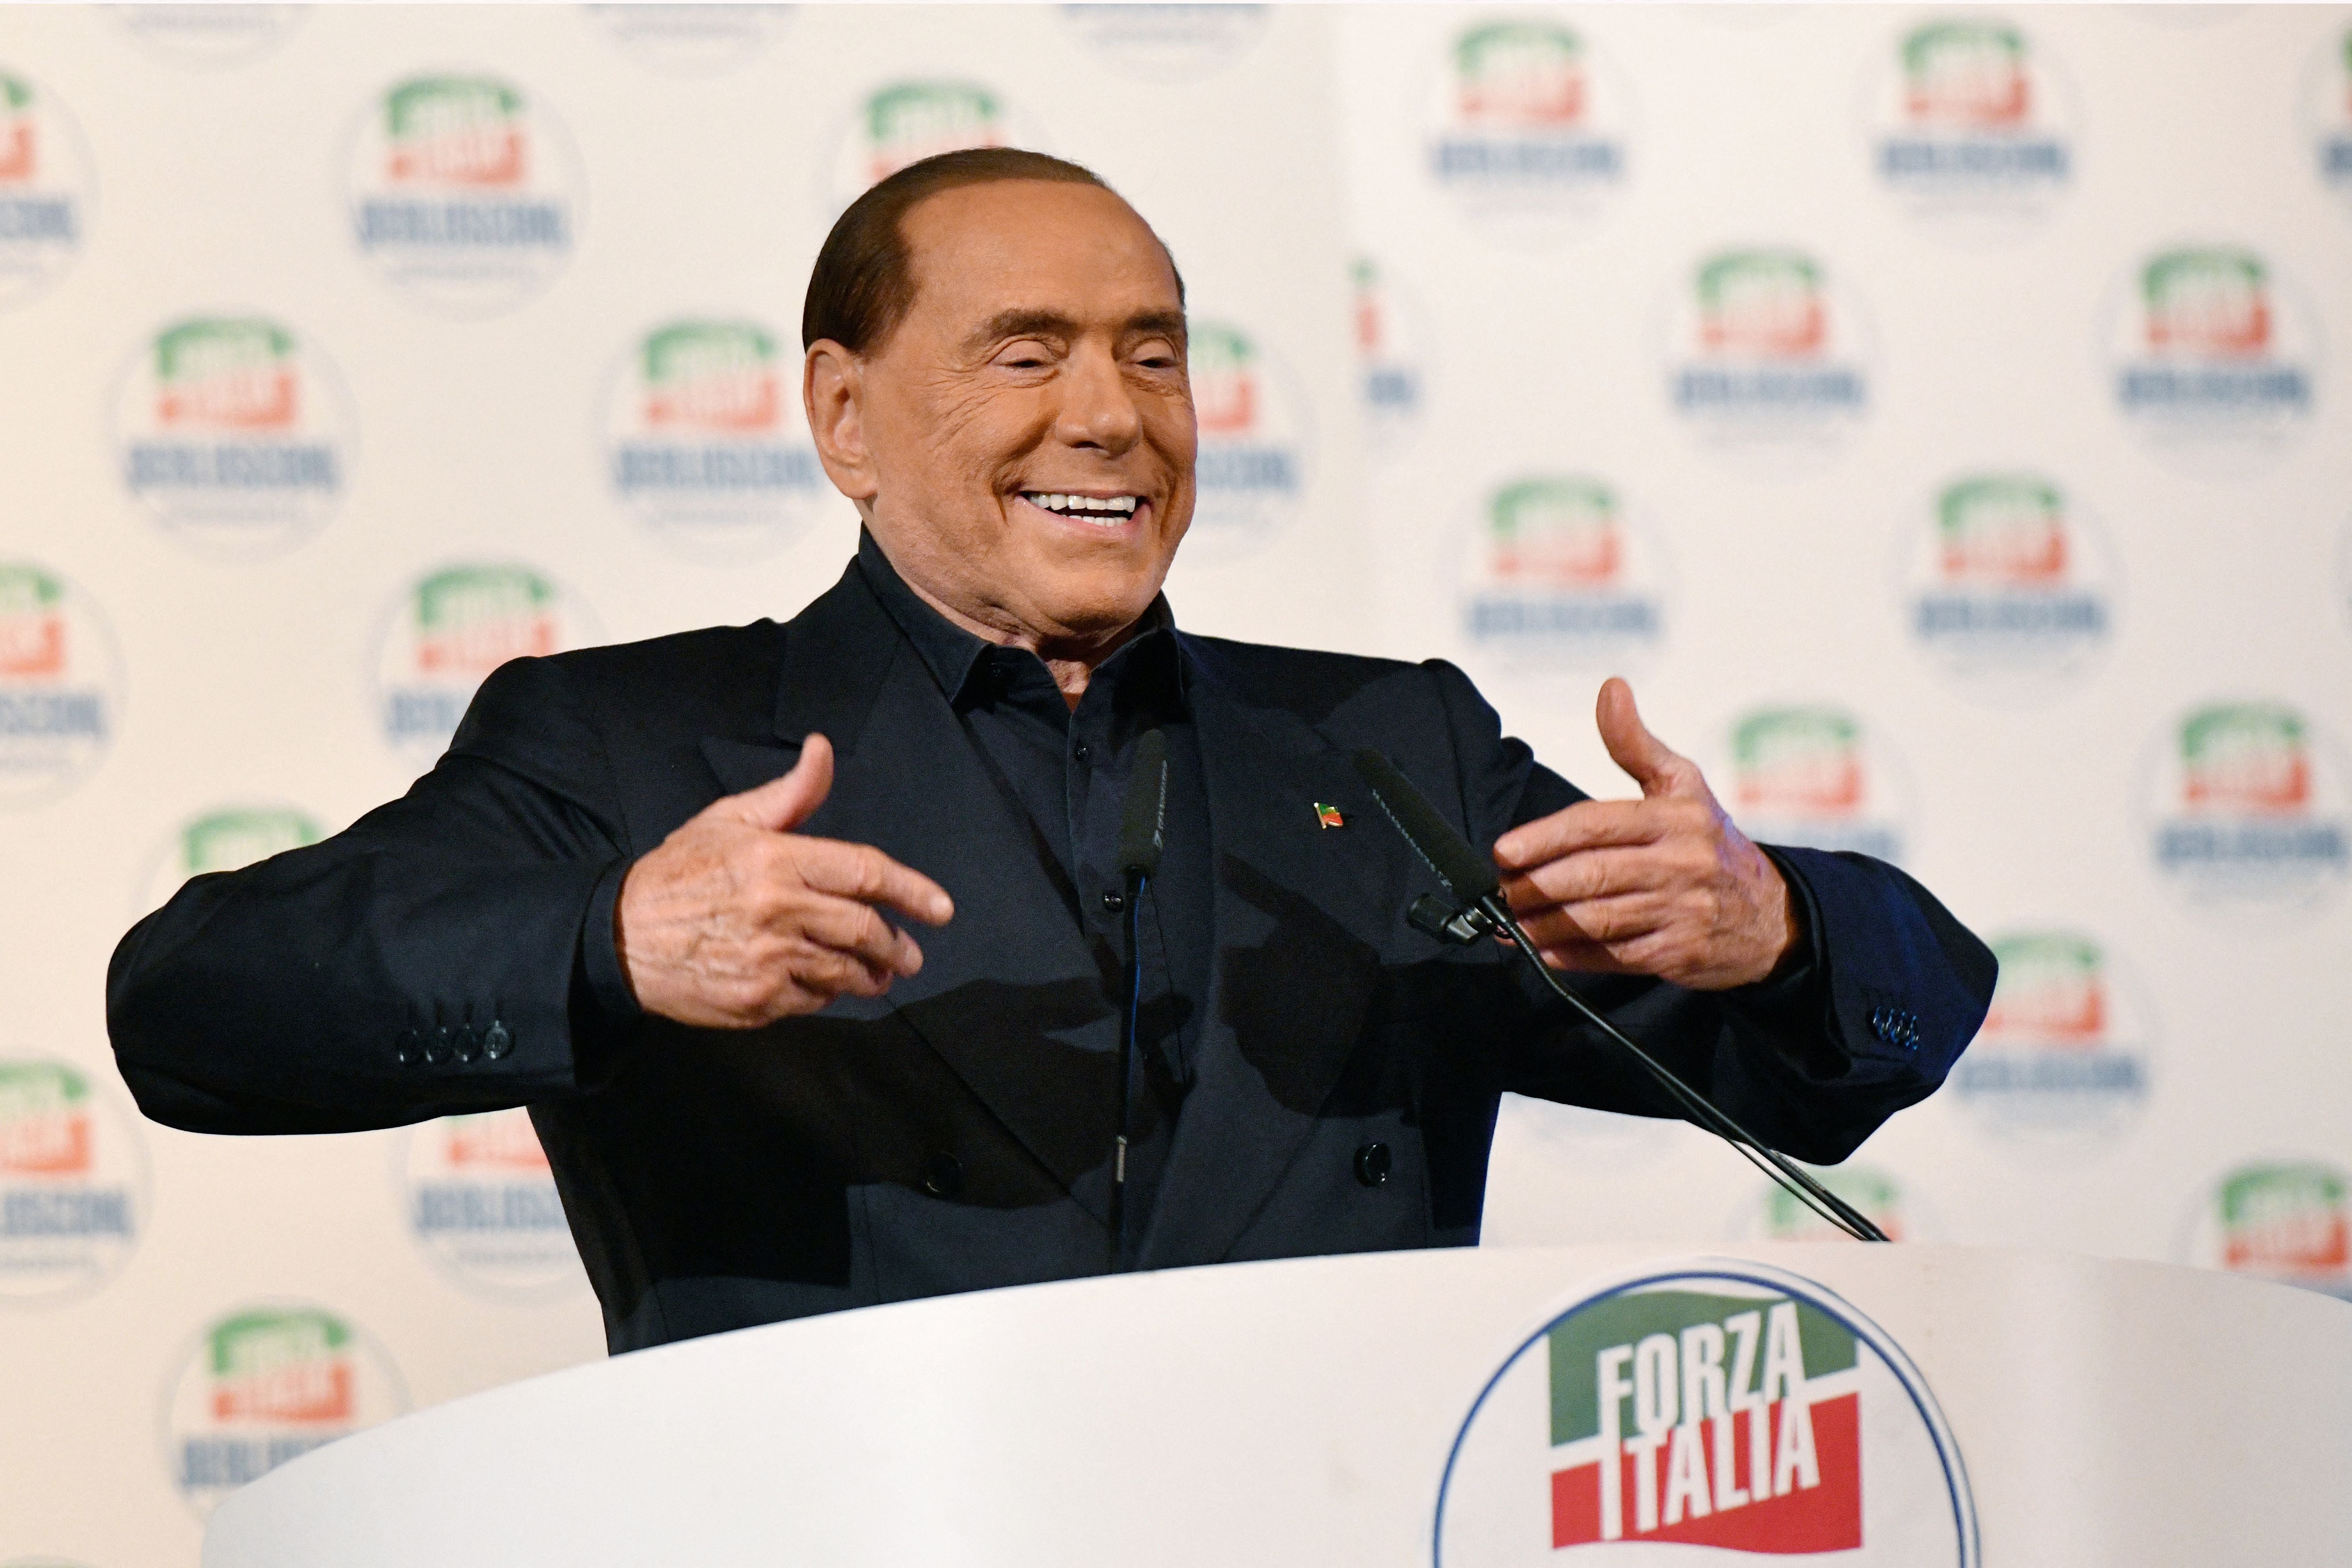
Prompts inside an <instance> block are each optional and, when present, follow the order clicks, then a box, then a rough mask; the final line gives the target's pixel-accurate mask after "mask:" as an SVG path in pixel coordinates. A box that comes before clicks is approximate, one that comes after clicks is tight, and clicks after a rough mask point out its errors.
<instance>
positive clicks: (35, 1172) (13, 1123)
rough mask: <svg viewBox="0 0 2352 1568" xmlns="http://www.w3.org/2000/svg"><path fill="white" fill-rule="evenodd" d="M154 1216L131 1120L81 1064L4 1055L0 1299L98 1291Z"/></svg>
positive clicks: (0, 1070) (0, 1067)
mask: <svg viewBox="0 0 2352 1568" xmlns="http://www.w3.org/2000/svg"><path fill="white" fill-rule="evenodd" d="M146 1215H147V1168H146V1161H145V1158H144V1155H143V1153H142V1150H141V1148H140V1146H139V1143H138V1139H137V1134H136V1132H135V1131H133V1125H132V1122H131V1119H130V1118H128V1117H126V1116H124V1115H123V1114H122V1113H121V1111H119V1110H116V1109H115V1107H114V1106H113V1105H112V1104H111V1103H109V1102H107V1101H103V1100H100V1099H99V1098H98V1096H97V1095H96V1094H95V1093H93V1092H92V1090H91V1088H90V1082H89V1078H88V1076H87V1075H85V1074H84V1073H83V1072H82V1071H81V1069H80V1068H73V1067H68V1066H67V1065H66V1064H65V1063H63V1062H56V1061H46V1060H41V1059H37V1058H0V1298H10V1299H15V1300H56V1299H60V1298H67V1297H72V1296H77V1295H80V1294H82V1293H84V1292H86V1291H89V1290H93V1289H97V1288H98V1287H99V1286H100V1285H102V1284H104V1283H105V1282H106V1281H107V1280H109V1279H113V1278H114V1276H115V1275H116V1274H117V1273H119V1272H120V1271H121V1268H122V1266H123V1264H125V1263H126V1262H128V1261H130V1258H131V1251H132V1249H133V1248H135V1247H137V1246H138V1242H139V1237H140V1234H141V1233H142V1231H143V1230H144V1229H145V1228H146Z"/></svg>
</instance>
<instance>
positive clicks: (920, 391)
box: [812, 180, 1196, 646]
mask: <svg viewBox="0 0 2352 1568" xmlns="http://www.w3.org/2000/svg"><path fill="white" fill-rule="evenodd" d="M904 232H905V235H906V238H907V241H908V247H909V249H910V251H911V253H912V257H913V270H914V277H915V298H914V304H913V306H912V308H911V309H910V310H908V313H907V316H906V318H905V320H903V321H900V322H899V324H898V328H897V330H896V331H893V332H892V333H891V334H890V336H889V338H888V339H887V342H884V343H883V344H882V345H881V346H880V347H879V349H877V350H876V351H874V352H872V353H869V354H867V355H866V356H864V357H863V358H862V360H861V361H860V362H859V363H858V366H857V368H856V372H855V373H854V375H853V378H852V379H854V381H855V382H856V384H857V386H858V388H859V395H858V397H857V399H856V402H857V408H856V423H857V426H858V429H857V435H858V437H860V438H861V440H862V445H863V447H864V451H865V455H866V461H865V463H864V464H863V465H862V472H861V473H860V474H858V475H857V476H856V478H855V479H853V482H852V483H849V484H844V485H843V488H844V489H846V490H849V491H850V493H851V494H852V495H853V496H857V494H858V490H859V489H864V488H865V487H866V486H867V485H870V486H871V487H872V488H871V491H870V495H866V496H859V497H858V499H861V500H866V501H867V508H866V510H867V519H868V523H869V526H870V527H871V528H872V529H873V531H874V533H875V536H876V538H877V540H878V541H879V542H881V544H882V546H883V548H884V550H885V551H886V552H887V553H888V554H889V556H890V559H891V561H892V563H894V564H896V565H897V566H898V569H899V571H900V572H901V573H902V574H905V575H906V576H907V578H908V581H909V582H911V583H913V584H915V585H916V586H917V587H919V588H920V589H922V590H924V591H925V592H926V593H927V595H929V597H931V598H932V599H934V600H935V601H938V602H940V603H941V604H943V605H946V606H947V607H948V608H949V609H950V610H952V611H954V612H957V613H958V614H959V615H960V616H961V617H964V618H967V619H970V620H972V621H977V622H979V623H981V624H982V625H984V626H990V627H992V628H995V629H997V630H999V631H1001V632H1004V633H1008V634H1011V635H1013V637H1018V638H1020V639H1021V640H1023V641H1024V642H1028V641H1034V643H1035V644H1037V645H1039V646H1050V645H1055V644H1063V645H1067V644H1072V643H1077V644H1084V643H1087V642H1091V641H1095V640H1097V639H1100V638H1102V637H1106V636H1107V635H1108V634H1110V633H1112V632H1115V631H1117V630H1118V629H1119V628H1121V627H1124V626H1128V625H1129V624H1130V623H1131V622H1133V621H1134V620H1135V619H1136V617H1137V616H1140V615H1141V614H1142V613H1143V612H1144V611H1145V610H1146V609H1147V608H1149V607H1150V604H1151V601H1152V598H1153V596H1154V595H1157V594H1158V593H1159V592H1160V583H1161V580H1162V579H1164V578H1165V577H1166V576H1167V574H1168V566H1169V563H1170V562H1171V560H1172V559H1173V558H1174V556H1175V553H1176V546H1177V543H1178V542H1179V541H1181V539H1182V538H1183V537H1184V530H1185V528H1186V527H1187V526H1188V525H1189V524H1190V523H1191V522H1192V497H1193V491H1192V458H1193V452H1194V448H1195V445H1196V437H1195V434H1194V429H1193V422H1192V384H1191V382H1190V380H1189V379H1188V377H1187V375H1186V373H1185V358H1184V320H1183V307H1182V305H1181V303H1180V301H1179V300H1178V296H1177V284H1176V275H1175V270H1174V268H1171V266H1170V265H1169V261H1168V257H1167V253H1166V252H1165V251H1164V250H1162V249H1161V247H1160V242H1159V240H1158V239H1157V238H1156V237H1153V235H1152V233H1151V231H1150V228H1148V227H1147V226H1145V225H1144V223H1143V220H1142V219H1141V218H1139V217H1138V216H1136V215H1135V213H1134V211H1133V210H1132V209H1131V208H1129V206H1128V205H1127V204H1126V203H1125V202H1123V201H1121V200H1120V199H1119V198H1118V196H1116V195H1112V194H1111V193H1110V192H1108V191H1106V190H1102V189H1099V188H1098V187H1096V186H1092V185H1078V184H1052V183H1048V182H1045V181H1037V180H1006V181H999V182H996V183H993V184H983V185H969V186H965V187H962V188H961V189H957V190H950V191H945V192H942V193H940V195H935V196H931V197H929V198H928V199H926V200H925V201H923V202H921V203H920V204H919V205H917V206H915V207H914V208H913V209H912V210H910V211H909V212H908V214H907V215H906V216H905V219H904ZM812 384H813V387H814V378H813V383H812ZM814 412H815V411H813V413H814ZM828 468H833V469H835V479H836V481H837V482H838V481H840V480H841V479H844V477H845V476H844V473H843V472H842V471H841V468H840V465H838V464H836V463H834V462H831V461H829V462H828ZM853 485H854V486H855V488H853Z"/></svg>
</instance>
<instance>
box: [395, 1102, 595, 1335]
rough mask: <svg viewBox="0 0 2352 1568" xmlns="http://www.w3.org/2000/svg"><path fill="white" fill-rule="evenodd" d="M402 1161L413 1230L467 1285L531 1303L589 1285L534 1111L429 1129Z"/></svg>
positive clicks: (454, 1120) (461, 1119) (421, 1129)
mask: <svg viewBox="0 0 2352 1568" xmlns="http://www.w3.org/2000/svg"><path fill="white" fill-rule="evenodd" d="M398 1160H399V1164H398V1167H397V1174H398V1179H399V1182H400V1184H401V1189H402V1195H403V1197H404V1200H405V1202H404V1207H405V1208H406V1210H407V1213H408V1225H409V1230H410V1233H411V1234H412V1235H414V1236H415V1237H416V1241H417V1244H418V1245H419V1246H420V1247H424V1248H425V1252H426V1254H427V1255H428V1256H429V1257H431V1258H433V1260H434V1261H435V1262H436V1263H437V1264H439V1265H441V1266H442V1267H443V1268H446V1269H447V1270H448V1271H449V1272H450V1273H451V1274H452V1275H453V1276H455V1277H456V1278H457V1280H458V1281H459V1282H460V1283H461V1284H464V1285H466V1286H468V1287H470V1288H472V1289H478V1290H480V1291H482V1292H483V1293H484V1294H487V1295H492V1296H500V1297H522V1298H545V1297H548V1296H551V1295H560V1294H569V1293H571V1292H573V1291H575V1290H579V1289H585V1288H586V1285H587V1276H586V1274H585V1273H583V1271H582V1269H581V1267H580V1255H579V1252H578V1250H577V1249H576V1248H575V1247H573V1246H572V1231H571V1228H570V1226H569V1224H568V1223H567V1222H566V1220H565V1219H564V1215H563V1201H562V1198H561V1197H559V1196H558V1195H557V1194H556V1190H555V1177H554V1174H553V1173H552V1172H551V1170H550V1168H549V1165H548V1161H547V1154H546V1152H545V1151H544V1150H542V1149H541V1147H540V1142H539V1134H538V1132H537V1131H535V1130H534V1129H533V1128H532V1126H531V1121H530V1111H528V1110H522V1109H520V1107H518V1108H516V1109H514V1110H491V1111H484V1112H481V1113H479V1114H477V1115H469V1116H447V1117H443V1118H442V1119H441V1120H439V1121H427V1122H423V1123H420V1124H418V1125H417V1126H415V1127H414V1128H412V1129H410V1130H409V1131H408V1132H407V1134H406V1136H405V1137H404V1139H403V1141H402V1147H401V1150H400V1152H399V1155H398Z"/></svg>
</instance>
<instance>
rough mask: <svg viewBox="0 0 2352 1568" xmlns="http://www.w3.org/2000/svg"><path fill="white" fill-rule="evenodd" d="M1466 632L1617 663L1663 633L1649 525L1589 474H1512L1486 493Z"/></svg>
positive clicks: (1506, 644) (1569, 659)
mask: <svg viewBox="0 0 2352 1568" xmlns="http://www.w3.org/2000/svg"><path fill="white" fill-rule="evenodd" d="M1483 521H1484V524H1485V526H1484V527H1483V528H1482V529H1481V530H1480V531H1479V534H1478V537H1477V541H1476V544H1475V554H1474V560H1473V566H1472V571H1471V574H1470V579H1471V580H1470V584H1469V592H1468V594H1467V595H1465V603H1464V609H1463V618H1464V629H1465V633H1466V634H1467V636H1468V637H1469V638H1470V640H1471V641H1472V642H1474V643H1475V644H1477V645H1478V646H1479V647H1481V648H1482V649H1485V650H1488V651H1491V652H1495V653H1498V654H1501V655H1504V656H1506V657H1508V658H1513V659H1524V660H1527V661H1528V662H1531V663H1534V664H1538V665H1549V666H1552V667H1555V668H1572V669H1591V668H1604V667H1605V668H1612V669H1613V668H1620V667H1622V666H1625V665H1627V664H1629V663H1632V662H1638V660H1639V659H1640V658H1641V657H1642V656H1643V655H1646V654H1648V653H1650V652H1653V651H1654V649H1655V648H1656V647H1657V645H1658V644H1659V642H1660V641H1661V640H1662V639H1663V637H1664V632H1665V605H1664V583H1663V579H1664V568H1663V563H1662V561H1661V558H1660V547H1659V545H1658V543H1657V541H1656V540H1655V538H1654V536H1653V534H1652V532H1651V531H1648V530H1643V529H1636V528H1635V527H1634V526H1633V523H1632V522H1631V521H1629V520H1628V519H1627V517H1626V515H1625V511H1624V508H1623V506H1622V502H1621V501H1620V500H1619V497H1618V494H1617V491H1616V489H1615V488H1614V487H1613V486H1612V485H1610V484H1608V483H1607V482H1606V481H1604V480H1601V479H1594V478H1592V477H1591V476H1589V475H1582V474H1568V475H1543V476H1537V477H1531V478H1526V479H1517V480H1514V481H1512V482H1510V483H1507V484H1505V485H1503V486H1501V487H1500V488H1499V489H1496V490H1495V491H1494V492H1493V493H1492V494H1491V495H1490V496H1488V498H1487V500H1486V514H1485V518H1484V520H1483Z"/></svg>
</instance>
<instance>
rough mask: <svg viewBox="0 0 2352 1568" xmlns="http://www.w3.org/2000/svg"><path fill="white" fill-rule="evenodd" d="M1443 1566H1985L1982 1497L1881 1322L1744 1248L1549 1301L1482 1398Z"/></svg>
mask: <svg viewBox="0 0 2352 1568" xmlns="http://www.w3.org/2000/svg"><path fill="white" fill-rule="evenodd" d="M1435 1533H1436V1562H1437V1563H1438V1564H1439V1565H1440V1568H1473V1565H1475V1568H1484V1565H1486V1564H1495V1565H1497V1568H1502V1565H1515V1564H1521V1563H1528V1564H1533V1563H1549V1562H1553V1561H1557V1560H1558V1554H1559V1553H1560V1552H1575V1553H1578V1554H1579V1557H1578V1559H1577V1560H1582V1557H1583V1556H1585V1555H1590V1556H1591V1557H1592V1558H1593V1559H1594V1560H1596V1561H1601V1562H1607V1561H1611V1560H1612V1557H1622V1558H1623V1560H1624V1561H1626V1562H1629V1563H1633V1562H1652V1561H1662V1560H1664V1556H1665V1555H1666V1553H1664V1552H1661V1551H1660V1549H1661V1548H1665V1547H1669V1546H1671V1547H1674V1548H1676V1549H1678V1551H1677V1552H1675V1554H1674V1555H1675V1561H1685V1560H1687V1561H1689V1562H1692V1563H1710V1562H1717V1561H1724V1562H1728V1561H1733V1560H1735V1559H1739V1558H1748V1557H1754V1556H1773V1557H1799V1556H1825V1555H1829V1554H1832V1553H1835V1554H1838V1558H1839V1561H1840V1562H1841V1563H1861V1564H1876V1563H1885V1564H1890V1565H1892V1564H1901V1565H1902V1568H1974V1564H1975V1563H1977V1562H1978V1555H1977V1553H1978V1544H1977V1527H1976V1517H1975V1508H1974V1504H1973V1501H1972V1499H1971V1497H1970V1494H1969V1483H1968V1477H1967V1472H1966V1470H1965V1468H1963V1466H1962V1464H1961V1461H1960V1456H1959V1450H1958V1445H1957V1444H1956V1443H1955V1442H1954V1441H1953V1439H1952V1436H1951V1432H1950V1430H1949V1428H1948V1426H1947V1425H1946V1424H1945V1422H1944V1419H1943V1416H1942V1414H1941V1412H1940V1411H1939V1410H1938V1409H1937V1405H1936V1400H1935V1396H1934V1394H1932V1393H1931V1392H1930V1391H1929V1389H1928V1388H1927V1384H1926V1381H1925V1380H1924V1379H1923V1378H1921V1377H1920V1375H1919V1373H1918V1371H1917V1369H1916V1367H1914V1366H1913V1365H1912V1364H1911V1363H1910V1360H1909V1358H1908V1357H1907V1356H1906V1355H1905V1354H1904V1353H1903V1352H1902V1350H1901V1349H1900V1348H1899V1347H1898V1346H1897V1345H1895V1342H1894V1341H1893V1340H1892V1339H1890V1338H1889V1337H1888V1336H1887V1335H1886V1334H1885V1331H1882V1330H1880V1329H1879V1328H1878V1327H1877V1326H1876V1325H1875V1324H1873V1323H1871V1322H1870V1321H1868V1320H1866V1319H1864V1317H1863V1316H1862V1315H1861V1314H1860V1313H1859V1312H1857V1311H1855V1310H1853V1307H1851V1306H1849V1305H1848V1304H1847V1303H1845V1302H1844V1301H1843V1300H1839V1299H1838V1298H1837V1297H1835V1296H1833V1295H1832V1294H1830V1293H1829V1292H1828V1291H1826V1290H1824V1289H1822V1288H1821V1287H1820V1286H1818V1285H1815V1284H1813V1283H1812V1282H1811V1281H1810V1280H1807V1279H1802V1278H1801V1277H1799V1276H1796V1275H1793V1274H1790V1273H1787V1272H1785V1271H1783V1270H1780V1269H1774V1268H1765V1267H1763V1266H1761V1265H1756V1264H1748V1263H1730V1262H1727V1263H1723V1264H1698V1265H1693V1266H1690V1267H1688V1268H1676V1269H1674V1270H1671V1271H1659V1272H1645V1273H1643V1275H1640V1276H1637V1277H1636V1278H1634V1279H1630V1280H1627V1281H1625V1282H1623V1283H1622V1284H1619V1285H1617V1286H1615V1287H1614V1288H1612V1289H1608V1290H1606V1291H1604V1292H1602V1293H1601V1294H1599V1295H1596V1296H1592V1297H1591V1298H1589V1299H1587V1300H1582V1301H1580V1302H1578V1303H1577V1304H1576V1305H1574V1306H1572V1307H1570V1308H1569V1309H1568V1310H1566V1311H1564V1312H1561V1313H1559V1315H1558V1316H1556V1317H1554V1318H1553V1319H1552V1320H1551V1321H1549V1323H1547V1324H1546V1325H1545V1327H1544V1328H1543V1329H1542V1330H1541V1331H1539V1332H1538V1333H1537V1334H1536V1335H1535V1336H1534V1337H1532V1338H1531V1339H1529V1340H1528V1342H1525V1343H1524V1344H1522V1345H1521V1346H1520V1347H1519V1349H1518V1350H1517V1352H1514V1353H1513V1354H1512V1356H1511V1358H1510V1359H1509V1360H1508V1361H1507V1362H1506V1363H1504V1366H1503V1368H1502V1370H1501V1371H1500V1372H1498V1373H1496V1375H1495V1377H1494V1378H1493V1379H1492V1380H1491V1381H1490V1382H1489V1383H1488V1384H1487V1385H1486V1389H1485V1390H1484V1391H1483V1392H1482V1393H1481V1394H1479V1396H1478V1399H1477V1402H1476V1403H1475V1405H1473V1406H1472V1409H1471V1412H1470V1415H1469V1417H1468V1419H1467V1420H1466V1421H1465V1423H1464V1425H1463V1428H1462V1432H1461V1435H1460V1436H1458V1437H1457V1438H1456V1439H1455V1442H1454V1452H1453V1454H1452V1455H1451V1457H1450V1458H1449V1459H1448V1462H1447V1465H1446V1472H1445V1479H1444V1483H1443V1485H1442V1489H1441V1491H1440V1494H1439V1500H1438V1512H1437V1523H1436V1531H1435Z"/></svg>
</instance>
